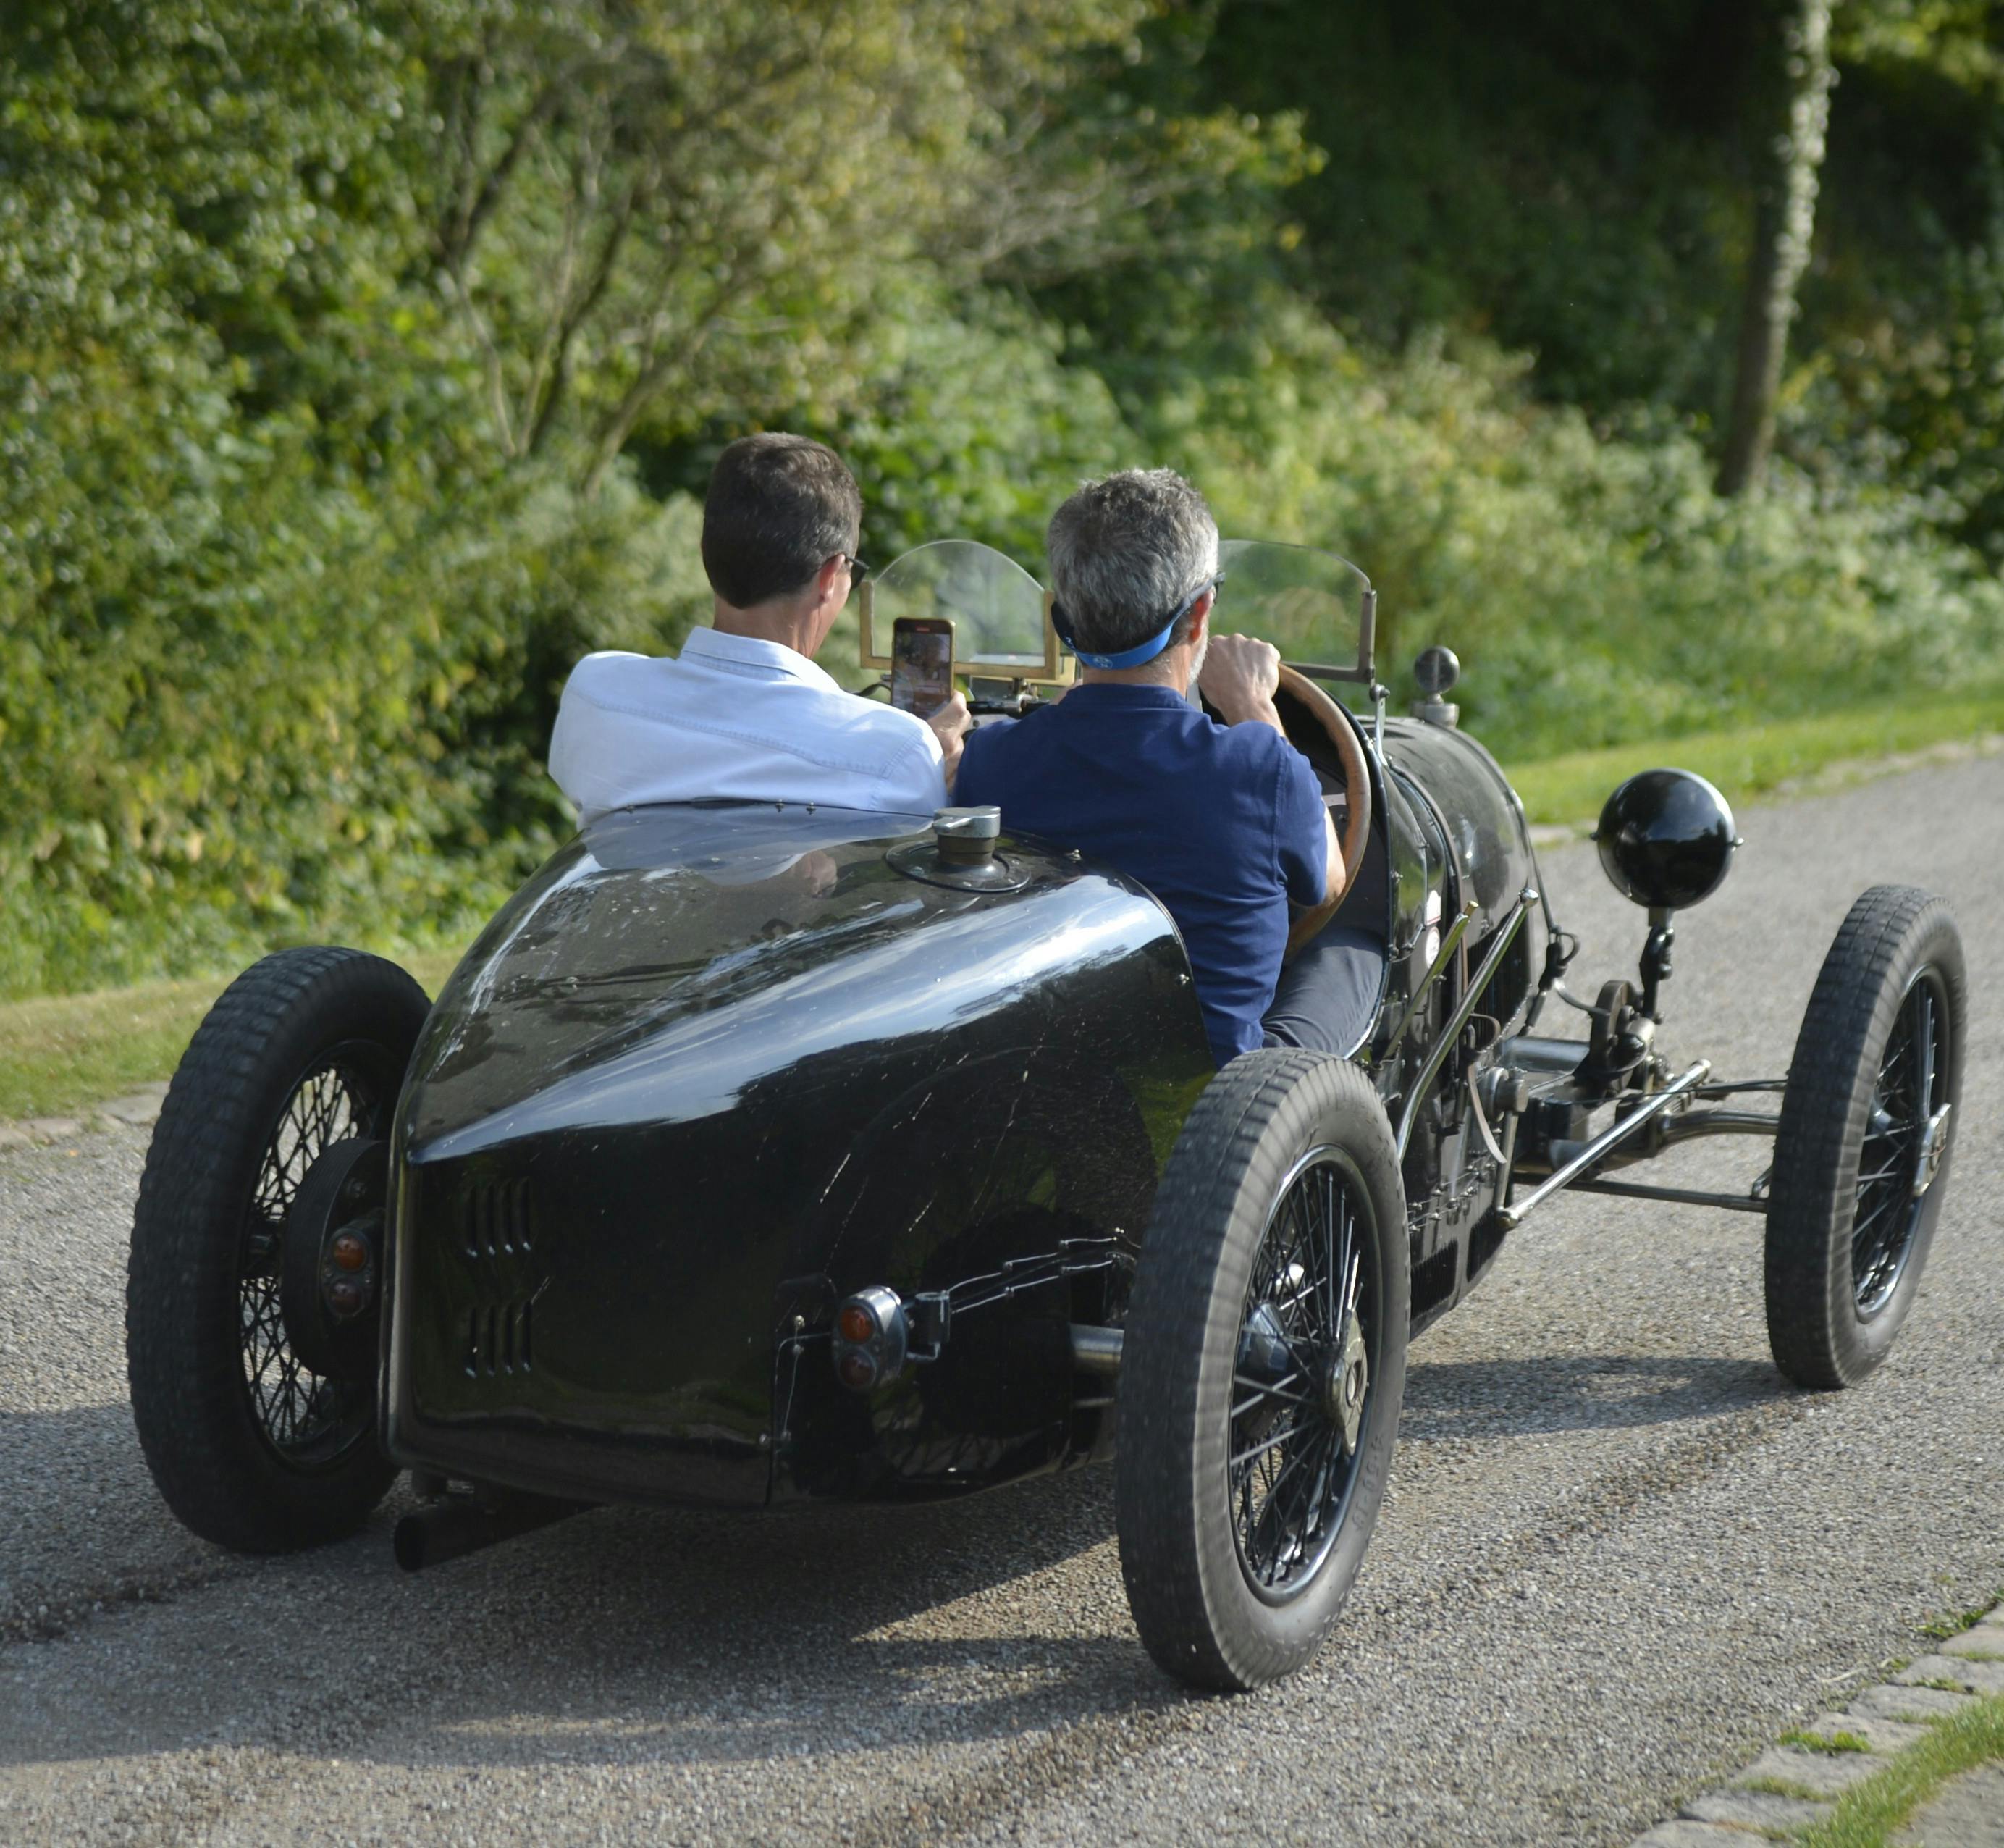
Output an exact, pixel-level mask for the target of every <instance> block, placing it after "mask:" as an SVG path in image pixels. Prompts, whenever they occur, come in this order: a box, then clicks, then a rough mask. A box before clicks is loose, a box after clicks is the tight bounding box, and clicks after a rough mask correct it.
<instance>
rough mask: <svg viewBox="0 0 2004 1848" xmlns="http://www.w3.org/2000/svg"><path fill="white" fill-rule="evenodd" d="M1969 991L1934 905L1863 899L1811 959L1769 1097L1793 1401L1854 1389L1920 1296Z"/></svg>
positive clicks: (1906, 891) (1780, 1293)
mask: <svg viewBox="0 0 2004 1848" xmlns="http://www.w3.org/2000/svg"><path fill="white" fill-rule="evenodd" d="M1966 994H1967V977H1966V974H1965V973H1964V959H1963V950H1962V938H1961V936H1960V933H1959V932H1958V931H1957V929H1956V925H1955V920H1954V918H1953V916H1952V915H1951V914H1950V911H1949V909H1948V907H1947V906H1946V904H1944V903H1943V902H1942V900H1941V899H1938V898H1935V897H1933V896H1930V895H1929V893H1927V892H1922V891H1919V890H1918V889H1915V888H1914V887H1911V886H1901V885H1875V886H1873V888H1872V889H1870V890H1869V891H1868V892H1865V893H1864V894H1863V895H1862V896H1861V897H1860V898H1859V900H1858V902H1857V903H1855V905H1853V906H1852V908H1851V912H1850V914H1849V916H1848V917H1846V918H1845V920H1844V923H1843V925H1842V926H1841V928H1840V929H1839V930H1838V934H1837V938H1836V940H1835V941H1834V942H1833V943H1832V944H1831V948H1830V953H1829V955H1828V956H1826V957H1825V958H1824V964H1823V967H1822V969H1821V970H1820V972H1819V973H1818V974H1817V984H1816V988H1815V990H1814V991H1813V994H1811V995H1810V1005H1809V1009H1808V1012H1806V1014H1805V1015H1803V1026H1802V1032H1801V1034H1800V1036H1799V1037H1798V1039H1797V1040H1796V1053H1795V1057H1794V1059H1793V1061H1792V1062H1791V1064H1790V1066H1789V1082H1788V1088H1787V1089H1786V1090H1785V1092H1784V1093H1783V1094H1782V1119H1781V1124H1780V1126H1779V1128H1778V1131H1777V1132H1776V1135H1775V1171H1774V1179H1773V1182H1772V1186H1771V1193H1770V1196H1769V1200H1768V1237H1767V1249H1766V1273H1767V1296H1768V1345H1769V1346H1770V1347H1771V1348H1772V1349H1773V1352H1774V1355H1775V1365H1776V1366H1778V1367H1779V1368H1780V1369H1782V1372H1783V1373H1785V1374H1786V1375H1787V1376H1788V1377H1789V1379H1791V1380H1794V1381H1795V1382H1796V1384H1797V1385H1799V1386H1806V1387H1844V1386H1854V1385H1855V1384H1857V1383H1858V1382H1859V1380H1862V1379H1864V1378H1865V1376H1866V1375H1867V1374H1869V1373H1871V1372H1872V1370H1873V1369H1874V1368H1875V1367H1876V1366H1878V1365H1879V1363H1880V1362H1881V1361H1882V1360H1883V1359H1885V1357H1886V1354H1887V1350H1888V1349H1889V1348H1890V1347H1891V1345H1892V1343H1893V1338H1894V1336H1895V1335H1896V1334H1898V1332H1899V1331H1900V1327H1901V1324H1902V1323H1904V1321H1905V1320H1906V1318H1907V1313H1908V1310H1909V1309H1910V1308H1911V1306H1912V1305H1913V1299H1914V1294H1915V1291H1916V1290H1917V1289H1918V1287H1919V1285H1920V1279H1921V1271H1922V1266H1923V1265H1924V1264H1925V1263H1926V1261H1927V1254H1928V1247H1929V1243H1931V1241H1932V1238H1933V1236H1934V1228H1935V1222H1936V1220H1937V1219H1939V1216H1940V1212H1941V1204H1942V1200H1943V1194H1944V1193H1945V1191H1946V1180H1947V1177H1948V1166H1949V1157H1950V1153H1951V1152H1952V1149H1953V1141H1954V1134H1955V1129H1956V1121H1955V1118H1956V1109H1957V1103H1958V1101H1959V1100H1960V1097H1961V1095H1962V1056H1963V1022H1964V1007H1965V998H1966Z"/></svg>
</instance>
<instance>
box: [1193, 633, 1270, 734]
mask: <svg viewBox="0 0 2004 1848" xmlns="http://www.w3.org/2000/svg"><path fill="white" fill-rule="evenodd" d="M1280 684H1281V651H1280V650H1279V649H1277V648H1276V647H1274V645H1273V643H1271V642H1263V641H1261V640H1260V639H1259V638H1258V637H1257V636H1250V635H1217V636H1212V637H1211V639H1210V647H1209V648H1208V649H1207V650H1205V653H1204V657H1203V672H1202V673H1201V674H1200V675H1198V676H1197V688H1198V690H1199V691H1200V692H1201V693H1203V696H1204V697H1205V698H1206V699H1207V700H1209V701H1210V703H1211V704H1212V706H1213V707H1215V708H1216V709H1217V713H1218V715H1219V716H1220V717H1221V718H1222V719H1223V720H1224V722H1225V724H1228V725H1247V724H1258V725H1271V726H1272V727H1273V728H1274V730H1275V731H1281V735H1282V736H1285V735H1286V734H1285V732H1284V731H1282V728H1281V715H1280V714H1279V713H1278V712H1277V710H1275V709H1274V692H1275V690H1276V689H1277V688H1278V687H1279V686H1280Z"/></svg>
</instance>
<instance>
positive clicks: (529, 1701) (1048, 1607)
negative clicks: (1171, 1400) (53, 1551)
mask: <svg viewBox="0 0 2004 1848" xmlns="http://www.w3.org/2000/svg"><path fill="white" fill-rule="evenodd" d="M164 1518H165V1517H164V1512H163V1519H164ZM1111 1541H1112V1475H1111V1472H1110V1471H1107V1470H1103V1469H1102V1470H1095V1471H1086V1472H1083V1473H1081V1474H1080V1475H1073V1476H1068V1477H1064V1478H1056V1479H1051V1480H1046V1481H1042V1482H1033V1483H1029V1484H1026V1485H1022V1486H1021V1487H1019V1488H1018V1489H1014V1490H1010V1491H1005V1492H1000V1493H997V1494H995V1495H993V1496H980V1497H976V1498H973V1499H971V1500H969V1501H968V1502H965V1503H951V1504H944V1505H941V1504H934V1505H929V1506H923V1507H913V1508H907V1509H887V1508H848V1509H826V1510H820V1509H817V1510H805V1511H803V1512H801V1513H789V1514H785V1515H775V1516H769V1517H760V1516H756V1515H753V1516H720V1515H712V1514H682V1513H667V1512H655V1511H650V1510H599V1511H597V1512H594V1513H588V1514H586V1515H583V1516H580V1517H577V1518H576V1519H574V1520H568V1521H564V1522H561V1523H559V1524H557V1525H556V1526H555V1527H548V1528H545V1529H544V1530H541V1531H539V1532H538V1533H535V1534H530V1535H527V1536H525V1537H524V1538H520V1539H518V1540H516V1541H510V1542H508V1543H506V1544H505V1545H502V1546H499V1547H496V1548H492V1549H490V1550H488V1551H485V1552H481V1553H478V1554H475V1555H471V1556H470V1557H468V1558H466V1559H461V1560H458V1561H454V1562H450V1563H448V1564H447V1565H444V1566H440V1567H437V1568H435V1569H431V1570H429V1571H426V1572H425V1573H420V1574H418V1575H416V1576H406V1575H404V1574H402V1573H400V1572H399V1571H398V1569H397V1568H396V1567H395V1566H394V1563H393V1562H392V1561H391V1558H390V1555H389V1536H388V1533H387V1523H386V1522H384V1521H381V1520H378V1521H377V1522H376V1523H373V1524H372V1527H371V1530H370V1532H368V1533H367V1534H363V1535H362V1536H359V1537H358V1538H356V1539H355V1540H353V1541H346V1542H344V1543H342V1544H341V1545H338V1546H335V1547H332V1548H323V1549H321V1550H319V1551H317V1552H313V1553H309V1554H303V1555H294V1556H293V1557H291V1558H289V1559H282V1560H275V1561H272V1562H265V1563H262V1564H261V1565H258V1566H255V1567H254V1568H253V1569H251V1570H250V1573H249V1574H248V1576H244V1577H240V1578H233V1579H231V1580H227V1581H225V1582H221V1583H214V1584H211V1585H208V1586H206V1587H201V1588H199V1589H198V1590H193V1591H191V1592H190V1593H188V1594H186V1595H184V1596H180V1597H173V1598H172V1599H170V1601H167V1602H165V1603H163V1604H158V1605H152V1606H145V1607H140V1608H129V1609H127V1610H124V1611H121V1612H119V1613H118V1614H117V1615H115V1616H113V1617H110V1618H105V1619H103V1620H100V1621H99V1622H93V1623H90V1624H88V1625H85V1626H83V1628H82V1629H79V1630H78V1631H76V1632H73V1633H72V1635H71V1636H68V1637H67V1638H65V1639H59V1640H57V1641H54V1642H51V1643H40V1644H25V1645H17V1646H15V1647H14V1648H12V1649H11V1650H5V1651H0V1706H13V1707H14V1709H15V1711H16V1713H18V1714H19V1715H21V1716H22V1717H23V1718H22V1724H7V1725H5V1726H4V1727H0V1767H4V1766H24V1765H29V1764H34V1763H43V1762H49V1761H51V1760H56V1759H61V1760H64V1761H68V1762H88V1761H91V1760H93V1759H96V1760H102V1759H109V1758H121V1759H130V1758H133V1757H142V1758H144V1757H152V1756H157V1755H164V1754H170V1753H177V1752H187V1751H191V1750H200V1749H204V1748H208V1747H210V1746H213V1745H272V1746H276V1747H279V1748H282V1749H284V1750H286V1751H288V1752H305V1753H307V1755H314V1752H316V1750H317V1749H324V1750H331V1751H334V1752H335V1754H336V1755H338V1757H339V1758H340V1759H341V1760H342V1762H344V1763H345V1764H348V1765H350V1766H354V1765H357V1764H361V1765H368V1764H372V1763H373V1764H376V1765H379V1766H384V1767H394V1766H405V1767H410V1766H434V1767H436V1766H447V1767H452V1766H463V1767H467V1768H478V1767H507V1766H524V1767H533V1766H552V1765H566V1766H579V1765H592V1764H608V1765H610V1764H615V1763H617V1764H625V1765H631V1764H632V1763H634V1762H660V1763H667V1764H689V1765H694V1764H699V1763H700V1764H709V1765H713V1766H730V1765H731V1764H734V1763H737V1764H743V1765H744V1766H760V1765H775V1764H778V1765H783V1763H784V1762H786V1761H787V1760H789V1759H799V1758H804V1757H808V1756H816V1757H818V1756H822V1755H827V1754H829V1753H833V1754H836V1755H838V1756H840V1755H845V1754H850V1753H856V1754H873V1753H877V1752H882V1751H884V1750H885V1749H886V1748H890V1747H892V1746H894V1745H899V1744H902V1743H909V1742H911V1741H919V1740H938V1741H970V1742H971V1741H997V1740H1003V1741H1007V1740H1009V1739H1011V1738H1013V1737H1014V1736H1016V1735H1019V1734H1044V1733H1048V1732H1049V1731H1051V1730H1052V1729H1053V1728H1065V1727H1073V1726H1076V1725H1077V1724H1080V1723H1081V1722H1084V1721H1088V1720H1092V1719H1094V1718H1095V1717H1105V1718H1109V1719H1117V1720H1121V1721H1122V1722H1123V1724H1132V1723H1133V1722H1134V1721H1136V1720H1138V1719H1141V1718H1142V1717H1145V1716H1146V1715H1147V1714H1148V1713H1154V1712H1166V1711H1168V1710H1169V1709H1172V1708H1175V1707H1177V1706H1181V1705H1182V1704H1183V1703H1184V1702H1186V1700H1187V1699H1189V1696H1187V1695H1184V1694H1182V1692H1180V1691H1179V1690H1178V1689H1176V1688H1175V1687H1173V1686H1172V1684H1170V1683H1169V1682H1168V1681H1167V1680H1166V1679H1165V1678H1164V1677H1163V1676H1162V1675H1161V1673H1160V1671H1158V1670H1157V1669H1156V1668H1155V1667H1154V1664H1152V1663H1151V1662H1150V1661H1149V1660H1148V1658H1147V1656H1146V1655H1145V1653H1144V1652H1143V1650H1142V1649H1141V1646H1140V1643H1139V1641H1138V1640H1137V1639H1136V1637H1135V1636H1134V1634H1133V1630H1132V1629H1131V1628H1130V1626H1129V1625H1128V1622H1127V1620H1126V1614H1125V1607H1124V1597H1123V1590H1122V1587H1121V1583H1120V1576H1119V1564H1118V1561H1117V1559H1116V1555H1115V1551H1114V1548H1113V1547H1112V1544H1111ZM7 1696H12V1698H11V1699H9V1698H7ZM30 1715H32V1718H30Z"/></svg>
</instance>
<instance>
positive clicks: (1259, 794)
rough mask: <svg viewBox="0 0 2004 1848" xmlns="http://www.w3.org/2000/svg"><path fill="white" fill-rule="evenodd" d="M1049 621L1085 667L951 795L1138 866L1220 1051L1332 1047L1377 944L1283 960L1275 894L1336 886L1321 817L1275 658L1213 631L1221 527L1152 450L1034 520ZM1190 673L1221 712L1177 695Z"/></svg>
mask: <svg viewBox="0 0 2004 1848" xmlns="http://www.w3.org/2000/svg"><path fill="white" fill-rule="evenodd" d="M1046 543H1047V545H1048V549H1049V553H1050V563H1051V584H1052V590H1053V599H1054V603H1055V608H1054V609H1053V621H1054V622H1056V624H1057V625H1058V627H1059V629H1060V633H1061V634H1063V636H1064V637H1065V639H1066V640H1067V642H1068V643H1070V645H1071V647H1072V650H1073V652H1074V654H1077V657H1078V659H1079V664H1080V674H1081V685H1079V686H1076V687H1074V689H1072V690H1071V692H1070V693H1068V694H1067V695H1066V696H1065V697H1064V699H1063V700H1061V701H1060V703H1058V704H1056V705H1055V706H1048V707H1043V708H1042V709H1040V710H1038V711H1036V712H1034V713H1032V714H1030V715H1029V717H1027V718H1025V719H1022V720H1021V721H1018V722H1017V723H1016V724H997V725H989V726H984V727H983V728H981V729H980V730H979V731H976V732H974V733H972V735H970V736H969V738H968V739H967V742H966V744H965V748H964V750H963V752H962V758H961V763H960V776H959V780H958V783H957V784H956V785H955V801H958V802H961V803H963V804H978V803H986V802H993V803H995V804H997V805H999V806H1000V808H1001V811H1002V819H1003V821H1004V825H1005V826H1008V827H1009V828H1011V829H1016V830H1019V831H1021V833H1025V834H1038V835H1042V836H1044V837H1045V838H1046V840H1052V841H1054V842H1056V843H1059V844H1060V845H1061V846H1064V847H1077V848H1078V849H1080V850H1081V851H1083V852H1084V853H1087V854H1090V855H1091V857H1093V858H1094V859H1095V860H1098V861H1101V862H1102V864H1106V865H1109V866H1111V867H1112V868H1115V869H1116V870H1117V871H1120V872H1123V873H1125V874H1126V875H1128V876H1129V877H1130V878H1134V879H1138V880H1139V881H1140V882H1141V883H1142V884H1143V885H1145V886H1147V888H1148V889H1149V890H1150V891H1151V892H1153V893H1154V895H1155V896H1156V897H1157V898H1158V899H1161V902H1162V903H1163V904H1164V905H1165V906H1167V907H1168V912H1169V915H1170V916H1171V917H1173V918H1174V919H1175V921H1176V928H1178V929H1179V931H1182V938H1183V947H1184V949H1185V950H1186V951H1187V952H1188V953H1189V959H1190V969H1191V972H1192V973H1193V975H1194V976H1195V977H1196V992H1197V999H1198V1001H1200V1003H1201V1005H1202V1006H1203V1022H1204V1030H1205V1032H1206V1033H1207V1034H1208V1036H1209V1037H1210V1047H1211V1051H1212V1053H1213V1054H1214V1055H1215V1057H1217V1062H1218V1063H1219V1064H1224V1062H1225V1061H1227V1060H1228V1059H1229V1058H1231V1057H1233V1056H1234V1055H1235V1054H1238V1053H1241V1052H1244V1051H1245V1050H1247V1049H1248V1048H1249V1047H1256V1046H1260V1045H1288V1046H1303V1047H1310V1048H1312V1049H1313V1050H1317V1051H1323V1052H1330V1053H1336V1054H1346V1053H1347V1052H1349V1051H1350V1050H1351V1048H1352V1047H1354V1044H1355V1043H1356V1042H1357V1041H1358V1040H1360V1039H1361V1037H1362V1036H1363V1033H1364V1030H1365V1028H1366V1027H1367V1026H1368V1024H1369V1021H1370V1014H1371V1009H1372V1006H1373V1005H1374V1004H1375V1000H1376V998H1377V994H1378V988H1379V974H1380V970H1381V968H1382V956H1383V952H1382V946H1379V945H1375V944H1373V943H1372V942H1370V941H1369V940H1368V939H1367V938H1365V937H1364V936H1363V935H1361V933H1358V932H1355V931H1348V930H1331V931H1325V932H1324V933H1323V935H1322V936H1321V937H1319V938H1317V940H1316V943H1315V944H1314V945H1312V946H1311V947H1310V948H1309V949H1308V950H1307V951H1305V952H1303V954H1302V956H1299V957H1298V958H1297V959H1296V960H1295V963H1294V964H1293V965H1292V966H1291V968H1290V969H1289V970H1288V976H1287V978H1286V982H1285V984H1284V987H1282V990H1281V996H1280V998H1279V1000H1278V1001H1276V999H1275V988H1276V985H1277V984H1279V983H1280V982H1281V955H1282V952H1284V950H1285V949H1286V947H1287V941H1288V905H1289V903H1295V904H1297V905H1313V904H1319V903H1322V902H1323V899H1324V898H1325V897H1328V898H1334V897H1336V896H1337V895H1338V894H1339V893H1340V892H1341V890H1342V889H1343V860H1342V856H1341V854H1340V853H1339V852H1338V850H1337V842H1336V830H1335V828H1334V826H1333V825H1332V823H1331V822H1330V816H1329V811H1328V809H1327V808H1326V806H1325V805H1324V804H1323V799H1322V791H1321V789H1320V787H1319V784H1317V783H1316V777H1315V773H1314V771H1313V770H1311V769H1310V768H1309V762H1308V759H1306V758H1305V757H1304V756H1302V754H1301V753H1300V752H1298V751H1297V750H1296V749H1295V748H1294V746H1293V745H1291V744H1289V743H1288V740H1287V735H1286V734H1285V733H1284V731H1282V730H1281V717H1280V714H1279V713H1278V712H1277V710H1275V708H1274V692H1275V689H1276V688H1277V686H1278V676H1279V669H1280V656H1279V654H1277V651H1276V650H1274V648H1272V647H1270V646H1269V645H1268V644H1267V643H1265V642H1262V641H1257V640H1253V639H1252V637H1250V636H1242V635H1228V636H1212V634H1211V633H1210V613H1211V607H1212V605H1213V602H1214V600H1215V598H1216V596H1217V585H1218V583H1219V581H1220V580H1219V577H1218V570H1217V525H1216V524H1215V523H1214V521H1213V520H1212V518H1211V516H1210V508H1209V507H1207V506H1206V505H1205V504H1204V500H1203V496H1202V495H1200V493H1197V491H1196V489H1195V488H1193V487H1192V486H1190V484H1189V482H1186V481H1185V480H1183V479H1182V477H1181V476H1180V475H1176V474H1175V473H1174V472H1172V471H1171V470H1169V469H1167V468H1154V469H1148V470H1145V471H1144V470H1138V469H1130V470H1127V471H1125V472H1123V473H1121V474H1119V475H1109V476H1108V477H1107V479H1105V480H1104V481H1100V482H1091V483H1089V484H1088V486H1085V487H1084V488H1081V489H1080V490H1079V492H1078V493H1076V494H1074V495H1073V496H1072V497H1071V498H1070V500H1067V502H1066V503H1064V505H1063V506H1062V507H1060V508H1059V509H1058V510H1057V511H1056V514H1053V516H1052V517H1051V524H1050V529H1049V533H1048V535H1046ZM1193 680H1196V681H1197V682H1198V684H1199V685H1200V687H1201V689H1202V690H1203V696H1204V697H1205V698H1206V699H1207V700H1209V701H1210V704H1211V705H1212V707H1214V709H1215V710H1217V712H1218V713H1219V714H1221V715H1222V717H1224V721H1225V722H1224V724H1217V722H1216V721H1214V720H1213V719H1211V718H1210V717H1207V715H1206V714H1204V713H1203V711H1202V710H1200V708H1199V707H1196V705H1194V704H1193V703H1191V702H1190V701H1189V700H1188V699H1187V698H1186V694H1187V693H1188V691H1189V686H1190V683H1191V682H1192V681H1193Z"/></svg>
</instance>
